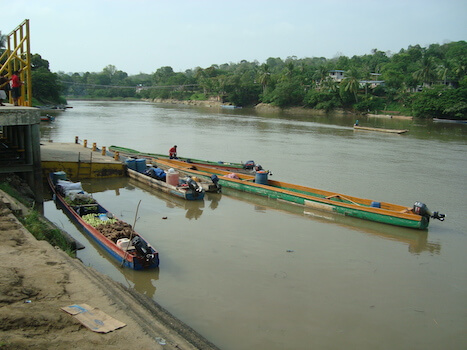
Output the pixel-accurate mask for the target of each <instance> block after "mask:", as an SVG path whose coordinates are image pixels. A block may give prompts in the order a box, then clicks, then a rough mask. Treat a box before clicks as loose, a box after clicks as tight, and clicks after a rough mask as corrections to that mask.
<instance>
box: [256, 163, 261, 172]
mask: <svg viewBox="0 0 467 350" xmlns="http://www.w3.org/2000/svg"><path fill="white" fill-rule="evenodd" d="M261 170H263V167H262V166H261V165H259V164H257V165H256V166H255V171H261Z"/></svg>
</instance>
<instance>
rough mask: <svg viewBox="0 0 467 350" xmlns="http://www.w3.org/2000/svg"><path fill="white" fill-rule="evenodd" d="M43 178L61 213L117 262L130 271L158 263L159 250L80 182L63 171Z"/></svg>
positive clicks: (152, 266) (147, 267)
mask: <svg viewBox="0 0 467 350" xmlns="http://www.w3.org/2000/svg"><path fill="white" fill-rule="evenodd" d="M47 180H48V183H49V186H50V188H51V190H52V192H53V194H54V197H55V201H56V202H57V203H58V204H59V205H60V206H61V207H62V209H63V211H64V212H65V214H66V215H67V216H68V217H69V218H70V219H71V220H72V221H73V222H74V223H75V224H76V225H77V226H78V227H79V228H80V229H82V230H84V231H85V233H87V234H88V235H89V237H90V238H92V239H93V240H94V241H95V242H96V243H97V244H98V245H99V246H100V247H101V248H102V249H104V250H105V251H106V252H107V253H108V254H109V255H110V256H111V257H112V258H114V259H115V260H116V261H117V262H118V263H119V264H121V265H122V266H127V267H129V268H131V269H133V270H142V269H149V268H155V267H158V266H159V253H158V252H157V251H156V250H155V249H154V248H153V247H152V246H151V245H150V244H149V243H148V242H147V241H146V240H145V239H144V238H143V237H142V236H141V235H140V234H138V233H137V232H135V231H134V229H133V228H132V227H131V225H129V224H127V223H125V222H124V221H122V220H120V219H117V218H116V217H115V216H114V215H113V214H112V213H110V212H109V211H108V210H107V209H105V208H104V207H103V206H101V205H100V204H99V203H97V201H96V200H95V199H94V198H92V196H91V195H90V194H88V193H86V192H85V191H83V189H82V187H81V183H80V182H76V183H75V182H71V181H69V180H68V179H67V178H66V173H65V172H63V171H60V172H54V173H50V174H49V176H48V178H47Z"/></svg>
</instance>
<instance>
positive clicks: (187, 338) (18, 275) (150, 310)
mask: <svg viewBox="0 0 467 350" xmlns="http://www.w3.org/2000/svg"><path fill="white" fill-rule="evenodd" d="M3 195H4V193H3V192H1V191H0V261H1V268H0V348H1V349H15V350H18V349H35V350H37V349H92V350H95V349H125V348H137V349H186V350H189V349H217V348H216V347H215V346H214V345H213V344H211V343H210V342H209V341H207V340H206V339H204V338H203V337H202V336H200V335H199V334H197V333H196V332H195V331H194V330H192V329H191V328H190V327H188V326H186V325H185V324H183V323H182V322H180V321H179V320H177V319H175V318H174V317H173V316H171V315H170V314H169V313H168V312H166V311H165V310H164V309H163V308H162V307H160V306H159V305H157V304H156V303H155V302H154V301H153V300H151V299H149V298H147V297H146V296H144V295H141V294H139V293H137V292H136V291H134V290H130V289H128V288H127V287H125V286H123V285H122V284H119V283H116V282H114V281H112V280H111V279H110V278H108V277H106V276H104V275H102V274H100V273H98V272H97V271H96V270H94V269H92V268H89V267H86V266H84V265H83V264H82V263H81V262H80V261H79V260H77V259H73V258H71V257H69V256H67V255H66V254H65V253H64V252H62V251H61V250H59V249H56V248H53V247H52V246H51V245H50V244H48V243H47V242H45V241H37V240H36V239H35V238H34V237H33V236H32V235H31V234H30V233H29V231H27V230H26V229H25V228H24V227H23V226H22V225H21V223H20V222H19V221H18V220H17V219H16V217H15V216H14V215H13V214H12V212H11V210H10V209H9V208H8V207H7V206H6V204H5V201H3V200H2V196H3ZM3 198H4V197H3ZM83 303H85V304H88V305H90V306H93V307H97V308H99V309H100V310H102V311H103V312H105V313H106V314H107V315H109V316H111V317H113V318H115V319H117V320H119V321H121V322H123V323H125V324H126V326H125V327H123V328H120V329H117V330H115V331H112V332H110V333H107V334H101V333H95V332H93V331H91V330H89V329H88V328H86V327H84V326H83V325H81V323H80V322H79V321H77V320H76V319H75V318H74V317H72V316H70V315H69V314H67V313H65V312H64V311H62V310H61V309H60V308H61V307H65V306H69V305H73V304H83ZM161 338H162V339H161ZM164 342H165V344H164V345H161V343H164Z"/></svg>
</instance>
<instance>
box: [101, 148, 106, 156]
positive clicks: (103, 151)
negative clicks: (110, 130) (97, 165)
mask: <svg viewBox="0 0 467 350" xmlns="http://www.w3.org/2000/svg"><path fill="white" fill-rule="evenodd" d="M105 154H106V151H105V146H102V155H103V156H105Z"/></svg>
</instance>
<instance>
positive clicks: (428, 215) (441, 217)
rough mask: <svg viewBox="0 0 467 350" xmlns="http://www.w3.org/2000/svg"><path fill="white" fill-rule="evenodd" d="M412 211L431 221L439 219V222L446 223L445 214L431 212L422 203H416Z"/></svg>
mask: <svg viewBox="0 0 467 350" xmlns="http://www.w3.org/2000/svg"><path fill="white" fill-rule="evenodd" d="M412 211H413V212H414V214H418V215H420V216H425V217H426V218H428V219H430V218H433V219H438V220H439V221H444V218H445V217H446V215H445V214H440V213H439V212H437V211H435V212H433V213H432V212H431V211H430V210H429V209H428V207H427V206H426V205H425V204H424V203H422V202H415V204H414V205H413V208H412Z"/></svg>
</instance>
